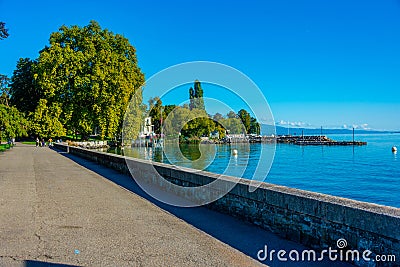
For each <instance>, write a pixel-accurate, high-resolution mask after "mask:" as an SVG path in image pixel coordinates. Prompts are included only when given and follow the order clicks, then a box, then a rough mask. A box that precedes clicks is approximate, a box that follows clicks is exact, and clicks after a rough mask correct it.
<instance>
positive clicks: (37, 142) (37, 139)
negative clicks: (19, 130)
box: [36, 137, 39, 147]
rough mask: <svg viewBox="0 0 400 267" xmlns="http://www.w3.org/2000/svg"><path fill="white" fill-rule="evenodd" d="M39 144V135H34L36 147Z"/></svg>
mask: <svg viewBox="0 0 400 267" xmlns="http://www.w3.org/2000/svg"><path fill="white" fill-rule="evenodd" d="M38 146H39V137H36V147H38Z"/></svg>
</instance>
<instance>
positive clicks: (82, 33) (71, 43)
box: [34, 21, 144, 137]
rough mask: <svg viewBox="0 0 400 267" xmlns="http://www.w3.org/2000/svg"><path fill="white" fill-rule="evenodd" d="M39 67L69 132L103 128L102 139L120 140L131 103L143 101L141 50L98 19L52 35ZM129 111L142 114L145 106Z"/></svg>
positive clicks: (50, 103)
mask: <svg viewBox="0 0 400 267" xmlns="http://www.w3.org/2000/svg"><path fill="white" fill-rule="evenodd" d="M35 69H36V70H35V74H34V77H35V80H36V82H37V85H38V86H39V88H40V89H41V90H42V93H43V98H44V99H46V100H47V102H46V106H48V107H52V106H53V104H55V106H57V107H59V108H61V109H62V111H63V112H62V113H61V114H60V122H61V123H62V124H63V125H64V127H65V128H66V129H67V130H68V131H69V132H80V133H81V134H82V135H83V136H87V135H89V134H90V133H91V132H92V130H93V129H94V128H95V127H98V128H99V130H100V134H101V137H105V136H109V137H112V136H116V135H117V134H119V133H120V132H121V130H122V124H123V115H124V113H125V111H126V110H127V108H128V104H129V101H130V99H131V98H132V97H133V96H135V99H136V100H135V103H141V102H142V91H141V86H142V85H143V83H144V75H143V73H142V72H141V70H140V68H139V67H138V65H137V58H136V51H135V48H134V47H133V46H132V45H131V44H130V43H129V41H128V39H126V38H125V37H123V36H122V35H119V34H114V33H112V32H110V31H108V30H107V29H102V28H101V27H100V25H99V24H98V23H97V22H95V21H91V22H90V24H89V25H87V26H85V27H79V26H71V27H67V26H62V27H61V28H60V29H59V31H58V32H54V33H52V34H51V36H50V46H49V47H46V48H44V49H43V50H42V51H41V52H40V55H39V58H38V61H37V66H36V68H35ZM129 111H130V113H133V114H140V113H141V109H140V105H139V104H138V105H136V106H132V105H131V106H129ZM135 131H137V132H138V131H139V128H138V127H137V129H136V130H135ZM135 134H137V133H134V134H133V135H135Z"/></svg>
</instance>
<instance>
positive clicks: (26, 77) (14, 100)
mask: <svg viewBox="0 0 400 267" xmlns="http://www.w3.org/2000/svg"><path fill="white" fill-rule="evenodd" d="M35 65H36V62H35V61H32V60H31V59H29V58H20V59H19V60H18V62H17V67H16V69H15V70H14V73H13V76H12V77H11V84H10V96H11V97H10V103H11V105H14V106H15V107H17V108H18V110H19V111H21V112H24V113H25V114H29V113H30V112H34V111H35V109H36V107H37V105H38V104H39V100H40V99H41V98H43V97H44V96H43V94H42V92H41V90H40V89H39V88H38V86H37V85H36V83H35V80H34V68H35Z"/></svg>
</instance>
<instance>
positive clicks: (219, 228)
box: [27, 149, 353, 267]
mask: <svg viewBox="0 0 400 267" xmlns="http://www.w3.org/2000/svg"><path fill="white" fill-rule="evenodd" d="M54 150H55V151H57V152H58V153H59V154H60V155H62V156H65V157H67V158H69V159H71V160H73V161H74V162H76V163H77V164H79V165H81V166H83V167H85V168H87V169H89V170H91V171H93V172H95V173H97V174H99V175H101V176H103V177H104V178H106V179H108V180H110V181H112V182H114V183H115V184H118V185H119V186H121V187H123V188H125V189H127V190H129V191H130V192H132V193H134V194H136V195H139V196H141V197H143V198H144V199H146V200H148V201H150V202H151V203H153V204H154V205H156V206H158V207H160V208H161V209H163V210H165V211H168V212H169V213H171V214H173V215H175V216H176V217H178V218H180V219H182V220H184V221H186V222H187V223H189V224H191V225H192V226H194V227H196V228H197V229H200V230H201V231H203V232H205V233H207V234H209V235H211V236H213V237H214V238H216V239H218V240H220V241H222V242H223V243H225V244H228V245H229V246H231V247H233V248H235V249H237V250H239V251H241V252H243V253H244V254H246V255H248V256H250V257H252V258H254V259H256V260H258V259H257V252H258V251H259V250H261V249H264V246H265V245H267V246H268V251H271V250H272V249H274V250H276V251H279V250H281V249H283V250H286V251H287V253H289V251H291V250H293V249H296V250H298V251H299V252H300V255H301V251H302V250H305V249H309V248H306V247H304V246H302V245H301V244H298V243H295V242H292V241H288V240H286V239H283V238H281V237H278V236H277V235H275V234H273V233H272V232H269V231H266V230H264V229H262V228H260V227H258V226H255V225H252V224H250V223H247V222H244V221H241V220H239V219H237V218H234V217H232V216H229V215H227V214H223V213H219V212H216V211H213V210H210V209H208V208H205V207H194V208H182V207H175V206H171V205H167V204H165V203H162V202H160V201H158V200H156V199H154V198H152V197H151V196H149V195H148V194H147V193H146V192H144V191H143V190H142V189H141V188H140V187H139V186H138V184H137V183H136V182H135V180H134V179H133V178H131V177H130V176H128V175H125V174H121V173H119V172H117V171H115V170H112V169H110V168H107V167H104V166H101V165H99V164H97V163H94V162H92V161H89V160H86V159H82V158H80V157H77V156H75V155H72V154H67V153H65V152H60V151H58V150H56V149H54ZM334 246H335V244H333V247H334ZM263 263H265V264H267V265H269V266H343V267H344V266H353V265H350V264H348V263H344V262H331V261H322V262H309V261H306V262H291V261H287V262H280V261H278V260H277V258H276V254H275V257H274V261H272V262H271V261H268V260H266V261H264V262H263ZM27 266H29V267H30V266H41V265H27ZM44 266H46V265H44ZM55 266H62V265H55Z"/></svg>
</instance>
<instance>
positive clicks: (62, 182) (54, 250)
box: [0, 144, 347, 267]
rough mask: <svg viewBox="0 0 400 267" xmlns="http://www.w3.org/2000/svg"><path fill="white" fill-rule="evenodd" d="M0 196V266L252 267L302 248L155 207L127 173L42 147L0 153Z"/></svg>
mask: <svg viewBox="0 0 400 267" xmlns="http://www.w3.org/2000/svg"><path fill="white" fill-rule="evenodd" d="M0 192H1V193H0V214H1V216H0V266H26V267H37V266H39V267H43V266H55V267H61V266H258V265H260V263H259V262H257V261H255V260H254V259H252V258H256V255H257V252H258V251H259V250H260V249H262V248H264V245H268V246H269V247H270V249H277V250H279V249H286V250H288V251H289V250H291V249H297V250H301V249H306V248H305V247H303V246H301V245H299V244H296V243H293V242H290V241H287V240H284V239H281V238H279V237H277V236H275V235H274V234H272V233H270V232H268V231H264V230H262V229H260V228H258V227H256V226H254V225H250V224H247V223H244V222H242V221H240V220H237V219H235V218H232V217H230V216H228V215H225V214H221V213H218V212H215V211H212V210H209V209H206V208H204V207H197V208H177V207H172V206H169V205H166V204H163V203H160V202H158V201H156V200H154V199H152V198H151V197H149V196H147V195H146V194H145V193H144V192H143V191H142V190H141V189H140V188H139V187H138V186H137V184H135V183H134V181H133V179H131V178H130V177H129V176H127V175H123V174H120V173H118V172H115V171H113V170H111V169H108V168H105V167H103V166H99V165H97V164H95V163H93V162H90V161H87V160H83V159H81V158H78V157H76V156H73V155H70V154H66V153H62V152H57V151H55V150H51V149H49V148H40V147H34V146H30V145H23V144H18V145H17V146H16V147H14V148H13V149H12V150H10V151H7V152H5V153H1V154H0ZM267 264H268V265H270V266H327V265H326V264H327V263H326V262H325V263H321V262H319V263H312V262H303V263H300V262H296V263H293V262H277V261H274V262H267ZM328 264H329V266H347V265H346V264H343V263H336V264H335V265H334V264H333V263H332V262H329V263H328Z"/></svg>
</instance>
